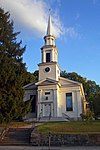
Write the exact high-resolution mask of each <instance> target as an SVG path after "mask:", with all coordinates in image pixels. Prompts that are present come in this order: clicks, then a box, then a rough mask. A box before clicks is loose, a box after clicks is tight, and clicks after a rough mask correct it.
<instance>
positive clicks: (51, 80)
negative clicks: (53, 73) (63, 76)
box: [35, 78, 58, 85]
mask: <svg viewBox="0 0 100 150" xmlns="http://www.w3.org/2000/svg"><path fill="white" fill-rule="evenodd" d="M57 83H58V81H56V80H53V79H50V78H46V79H44V80H41V81H39V82H37V83H35V85H52V84H57Z"/></svg>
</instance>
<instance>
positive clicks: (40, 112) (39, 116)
mask: <svg viewBox="0 0 100 150" xmlns="http://www.w3.org/2000/svg"><path fill="white" fill-rule="evenodd" d="M41 114H42V111H41V112H40V114H39V118H38V119H39V120H40V119H41Z"/></svg>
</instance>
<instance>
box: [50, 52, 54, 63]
mask: <svg viewBox="0 0 100 150" xmlns="http://www.w3.org/2000/svg"><path fill="white" fill-rule="evenodd" d="M51 54H52V58H51V61H54V49H52V51H51Z"/></svg>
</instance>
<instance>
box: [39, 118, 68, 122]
mask: <svg viewBox="0 0 100 150" xmlns="http://www.w3.org/2000/svg"><path fill="white" fill-rule="evenodd" d="M55 121H58V122H60V121H69V120H68V119H66V118H63V117H51V118H50V119H49V117H42V118H40V120H39V122H55Z"/></svg>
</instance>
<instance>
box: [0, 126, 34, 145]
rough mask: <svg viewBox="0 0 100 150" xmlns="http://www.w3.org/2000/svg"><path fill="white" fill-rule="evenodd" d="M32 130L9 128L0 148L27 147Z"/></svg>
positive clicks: (0, 141) (0, 142)
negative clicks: (9, 146)
mask: <svg viewBox="0 0 100 150" xmlns="http://www.w3.org/2000/svg"><path fill="white" fill-rule="evenodd" d="M31 132H32V128H9V130H8V132H7V133H6V135H5V136H4V138H3V139H2V140H0V146H1V145H2V146H7V145H11V146H29V145H30V135H31Z"/></svg>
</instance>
